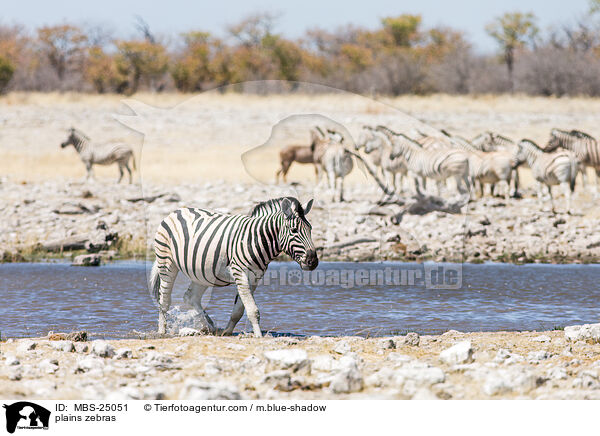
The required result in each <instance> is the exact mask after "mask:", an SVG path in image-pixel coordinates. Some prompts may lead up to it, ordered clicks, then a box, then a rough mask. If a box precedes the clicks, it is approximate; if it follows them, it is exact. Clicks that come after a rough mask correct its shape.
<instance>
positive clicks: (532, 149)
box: [514, 139, 579, 213]
mask: <svg viewBox="0 0 600 436" xmlns="http://www.w3.org/2000/svg"><path fill="white" fill-rule="evenodd" d="M523 162H527V164H528V165H529V167H530V168H531V171H532V173H533V177H534V178H535V180H536V181H537V182H538V198H539V199H541V198H542V184H545V185H546V186H547V187H548V192H549V194H550V202H551V204H552V212H553V213H556V210H555V208H554V199H553V198H552V186H554V185H559V184H560V185H561V186H562V187H563V190H564V192H565V196H566V197H567V213H570V211H571V194H572V193H573V191H574V190H575V180H576V177H577V171H578V166H579V161H578V159H577V156H576V155H575V154H574V153H572V152H571V151H568V150H564V151H556V152H544V150H542V149H541V148H540V147H538V145H537V144H536V143H535V142H533V141H531V140H529V139H522V140H521V141H520V142H519V144H518V145H517V152H516V153H515V155H514V165H515V166H519V165H521V164H522V163H523Z"/></svg>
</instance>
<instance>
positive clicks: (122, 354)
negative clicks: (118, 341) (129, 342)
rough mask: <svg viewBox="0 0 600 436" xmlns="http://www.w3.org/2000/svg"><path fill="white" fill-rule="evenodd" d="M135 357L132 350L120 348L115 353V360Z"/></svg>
mask: <svg viewBox="0 0 600 436" xmlns="http://www.w3.org/2000/svg"><path fill="white" fill-rule="evenodd" d="M132 357H133V351H131V349H130V348H118V349H117V351H115V355H114V357H113V358H114V359H131V358H132Z"/></svg>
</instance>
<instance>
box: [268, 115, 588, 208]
mask: <svg viewBox="0 0 600 436" xmlns="http://www.w3.org/2000/svg"><path fill="white" fill-rule="evenodd" d="M310 135H311V143H310V145H306V146H298V145H295V146H293V147H294V152H295V153H296V154H297V155H302V160H301V161H300V160H297V161H298V162H300V163H313V164H314V165H315V171H316V174H317V183H319V182H320V178H321V174H322V173H326V174H327V176H328V181H329V187H330V188H331V189H332V190H333V191H334V195H333V200H334V201H335V200H336V199H339V200H340V201H341V200H343V179H344V177H345V176H346V175H347V174H349V173H350V171H352V168H353V165H352V155H355V156H357V155H356V153H355V152H358V151H360V150H364V153H365V154H367V155H369V156H370V161H371V164H372V165H373V166H375V167H376V168H377V169H378V171H379V172H380V174H381V175H382V176H383V178H384V180H385V185H386V187H387V188H388V189H390V190H391V191H393V192H399V191H402V190H405V189H406V183H405V179H407V178H408V177H409V176H410V177H411V178H412V179H413V180H414V185H413V186H414V192H415V194H416V195H418V196H421V195H423V193H424V190H425V189H426V183H427V182H426V181H427V180H432V181H434V182H436V186H437V194H438V196H439V195H440V194H441V191H442V189H443V186H444V182H445V181H446V180H448V179H454V180H455V182H456V187H457V190H458V192H459V193H460V194H461V195H462V194H468V193H469V192H470V190H471V189H472V188H474V189H475V191H476V193H477V194H478V195H479V196H481V197H483V196H484V192H485V187H486V186H487V185H489V186H490V191H491V194H492V195H499V194H500V188H501V187H503V188H504V189H503V193H502V194H503V196H504V197H505V198H507V197H508V196H509V195H511V194H512V195H513V196H515V197H518V196H519V195H520V194H519V192H518V190H519V173H518V171H517V169H518V167H520V166H522V165H528V166H529V167H530V168H531V171H532V174H533V177H534V179H535V180H536V182H537V184H538V198H542V197H543V196H544V195H545V194H544V192H543V191H544V190H543V187H544V186H546V187H547V190H548V194H549V197H550V202H551V205H552V210H553V211H555V207H554V199H553V195H552V186H555V185H561V187H562V188H563V191H564V193H565V197H566V202H567V211H570V203H571V194H572V193H573V191H574V189H575V180H576V177H577V174H578V173H579V172H581V173H582V180H583V185H584V187H585V185H586V180H587V172H586V171H587V168H588V167H592V168H593V169H594V170H595V171H596V175H597V177H600V146H599V145H598V142H597V141H596V140H595V139H594V138H593V137H591V136H590V135H588V134H586V133H583V132H581V131H578V130H571V131H565V130H560V129H552V130H551V132H550V139H549V141H548V144H547V145H546V146H545V147H544V148H542V147H539V146H538V145H537V144H535V143H534V142H533V141H531V140H529V139H522V140H521V141H519V142H518V143H515V142H514V141H512V140H511V139H509V138H507V137H505V136H502V135H499V134H497V133H493V132H484V133H481V134H479V135H477V136H476V137H474V138H473V139H471V140H467V139H465V138H463V137H461V136H458V135H451V134H449V133H448V132H446V131H441V132H439V134H438V135H435V136H431V135H426V134H424V133H422V132H419V131H416V135H413V136H412V137H411V136H409V135H406V134H404V133H400V132H395V131H393V130H392V129H390V128H388V127H385V126H382V125H378V126H363V127H362V129H361V131H360V133H359V135H358V136H357V140H356V142H355V143H354V151H353V150H351V149H349V148H346V146H345V144H344V140H345V138H344V135H342V134H340V133H338V132H335V131H333V130H327V133H324V130H323V129H322V128H320V127H316V126H315V127H314V128H312V129H311V130H310ZM289 149H290V147H286V148H284V149H282V151H281V153H280V160H281V169H280V170H279V171H278V176H279V174H283V176H284V181H285V175H286V174H287V172H288V170H289V168H290V165H291V163H292V162H293V161H294V156H293V155H292V153H290V150H289ZM358 157H359V156H358ZM338 184H339V193H336V190H337V189H338V188H337V187H338ZM511 191H512V193H511Z"/></svg>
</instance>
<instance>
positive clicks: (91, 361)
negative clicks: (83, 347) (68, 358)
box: [75, 356, 104, 372]
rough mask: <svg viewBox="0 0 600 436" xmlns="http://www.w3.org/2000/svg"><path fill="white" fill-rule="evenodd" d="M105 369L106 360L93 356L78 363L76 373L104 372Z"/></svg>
mask: <svg viewBox="0 0 600 436" xmlns="http://www.w3.org/2000/svg"><path fill="white" fill-rule="evenodd" d="M103 368H104V360H102V359H99V358H97V357H93V356H87V357H83V358H81V359H79V360H78V361H77V366H76V367H75V372H89V371H93V370H102V369H103Z"/></svg>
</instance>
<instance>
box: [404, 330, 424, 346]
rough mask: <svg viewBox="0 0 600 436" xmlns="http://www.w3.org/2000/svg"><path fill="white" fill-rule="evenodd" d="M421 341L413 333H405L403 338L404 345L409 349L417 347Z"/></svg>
mask: <svg viewBox="0 0 600 436" xmlns="http://www.w3.org/2000/svg"><path fill="white" fill-rule="evenodd" d="M420 341H421V338H420V336H419V335H418V334H417V333H415V332H410V333H407V334H406V336H404V345H409V346H411V347H418V346H419V343H420Z"/></svg>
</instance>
